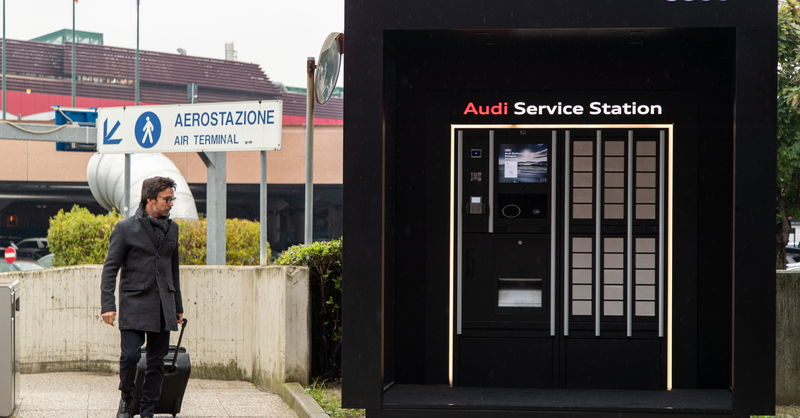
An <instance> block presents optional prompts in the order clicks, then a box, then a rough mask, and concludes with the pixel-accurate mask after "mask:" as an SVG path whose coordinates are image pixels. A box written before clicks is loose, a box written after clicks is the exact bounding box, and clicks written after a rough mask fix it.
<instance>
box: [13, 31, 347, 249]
mask: <svg viewBox="0 0 800 418" xmlns="http://www.w3.org/2000/svg"><path fill="white" fill-rule="evenodd" d="M95 38H96V37H95ZM48 39H49V38H48ZM62 39H66V38H64V37H62ZM87 39H88V38H87ZM7 48H8V51H7V75H6V84H7V92H6V96H7V106H6V107H7V109H6V118H7V119H8V120H10V121H15V120H25V121H44V123H47V122H46V121H51V120H52V119H53V118H54V116H53V115H54V111H53V110H52V108H51V106H53V105H60V106H65V107H69V106H71V105H72V97H71V93H70V92H71V74H70V71H71V67H72V65H71V64H72V63H71V59H72V52H71V50H72V44H71V43H66V44H58V43H57V42H56V43H44V42H36V41H19V40H7ZM135 57H136V52H135V50H132V49H127V48H118V47H109V46H103V45H101V44H96V43H85V44H78V45H76V71H75V72H76V75H77V83H76V98H75V107H79V108H91V107H113V106H128V105H134V104H135V59H136V58H135ZM190 83H195V84H196V85H197V90H196V91H197V96H196V100H195V102H197V103H208V102H226V101H247V100H262V99H281V100H283V103H284V109H283V114H284V116H283V127H284V128H283V139H282V149H281V150H278V151H270V152H269V153H268V164H267V166H268V169H267V178H268V184H269V187H268V217H269V227H268V230H269V241H270V243H271V245H272V247H273V249H274V250H277V251H280V250H283V249H285V248H286V247H288V246H289V245H292V244H295V243H299V242H301V241H302V239H303V235H304V232H303V225H304V223H303V213H304V186H303V184H304V182H305V174H304V173H305V170H304V164H305V163H304V161H305V150H304V141H305V136H304V132H305V120H306V116H305V94H303V93H297V92H290V91H288V90H287V89H286V88H283V87H282V86H281V85H279V84H276V83H274V82H272V81H271V80H270V79H269V77H268V76H267V75H266V74H265V73H264V71H263V70H262V69H261V68H260V67H259V66H258V65H257V64H250V63H243V62H238V61H229V60H221V59H212V58H202V57H194V56H187V55H181V54H168V53H160V52H151V51H140V104H142V105H156V104H176V103H187V102H188V101H189V99H188V96H187V85H189V84H190ZM315 115H316V118H315V126H316V135H315V138H316V140H315V146H314V149H315V152H314V155H315V158H314V162H315V169H314V183H315V186H314V189H315V199H314V200H315V205H314V238H315V239H328V238H337V237H339V236H341V234H342V229H341V205H342V198H341V193H342V168H341V161H342V99H341V98H333V99H331V100H330V101H329V102H328V103H327V104H325V105H322V106H317V108H316V113H315ZM55 148H56V147H55V144H53V143H45V142H36V141H11V140H5V139H0V155H2V156H3V159H4V162H3V164H0V245H5V244H4V242H3V241H16V240H19V239H22V238H25V237H34V236H45V235H46V233H47V228H48V219H49V217H51V216H53V215H55V214H56V213H57V212H58V210H59V209H67V210H68V209H69V208H71V207H72V205H74V204H78V205H81V206H85V207H87V208H89V209H90V210H92V211H93V212H96V213H101V212H103V211H104V209H103V208H101V207H100V206H99V205H98V204H97V202H96V201H95V200H94V198H93V197H92V195H91V193H90V191H89V187H88V183H87V179H86V166H87V163H88V161H89V158H90V157H91V155H92V153H89V152H63V151H56V149H55ZM167 156H168V157H169V158H170V159H171V160H172V161H173V162H174V163H175V164H176V166H177V167H178V168H179V169H180V170H181V173H182V174H183V175H184V177H185V178H186V180H187V182H188V183H189V187H190V188H191V189H192V193H193V195H194V197H195V200H196V204H197V209H198V212H200V213H205V202H206V196H205V190H206V187H205V182H206V169H205V165H204V164H203V162H202V160H201V159H200V157H199V156H197V155H196V154H168V155H167ZM259 161H260V160H259V155H258V153H257V152H240V153H229V154H228V164H227V167H228V174H227V179H228V197H227V202H228V203H227V204H228V217H229V218H233V217H235V218H246V219H254V220H255V219H258V196H259V191H258V183H259V180H260V177H259V176H260V174H259V173H260V171H259Z"/></svg>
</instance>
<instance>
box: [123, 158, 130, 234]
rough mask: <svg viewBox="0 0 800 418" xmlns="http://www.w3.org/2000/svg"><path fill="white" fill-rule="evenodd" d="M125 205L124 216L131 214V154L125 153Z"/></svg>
mask: <svg viewBox="0 0 800 418" xmlns="http://www.w3.org/2000/svg"><path fill="white" fill-rule="evenodd" d="M124 202H125V206H123V207H122V216H123V217H125V218H127V217H128V216H130V215H131V155H130V154H125V200H124Z"/></svg>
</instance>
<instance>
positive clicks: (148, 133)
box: [142, 116, 153, 144]
mask: <svg viewBox="0 0 800 418" xmlns="http://www.w3.org/2000/svg"><path fill="white" fill-rule="evenodd" d="M145 119H147V122H145V124H144V128H143V129H142V130H143V131H144V140H146V141H148V142H150V143H151V144H152V143H153V122H150V116H147V117H145ZM142 142H144V141H142Z"/></svg>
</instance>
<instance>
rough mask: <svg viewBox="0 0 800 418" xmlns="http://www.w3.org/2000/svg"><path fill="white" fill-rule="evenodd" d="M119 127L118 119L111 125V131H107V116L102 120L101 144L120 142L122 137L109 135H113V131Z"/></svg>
mask: <svg viewBox="0 0 800 418" xmlns="http://www.w3.org/2000/svg"><path fill="white" fill-rule="evenodd" d="M117 128H119V121H117V123H115V124H114V126H113V127H111V132H108V118H106V120H104V121H103V145H116V144H119V143H120V142H122V138H120V139H112V138H111V137H112V136H114V132H116V131H117Z"/></svg>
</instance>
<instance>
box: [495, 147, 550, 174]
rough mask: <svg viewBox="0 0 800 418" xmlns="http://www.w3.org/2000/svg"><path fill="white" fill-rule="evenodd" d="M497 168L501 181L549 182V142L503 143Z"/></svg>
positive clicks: (498, 156) (498, 154) (498, 155)
mask: <svg viewBox="0 0 800 418" xmlns="http://www.w3.org/2000/svg"><path fill="white" fill-rule="evenodd" d="M497 170H498V176H497V178H498V179H499V180H498V181H499V182H500V183H547V144H501V145H500V150H499V152H498V153H497Z"/></svg>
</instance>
